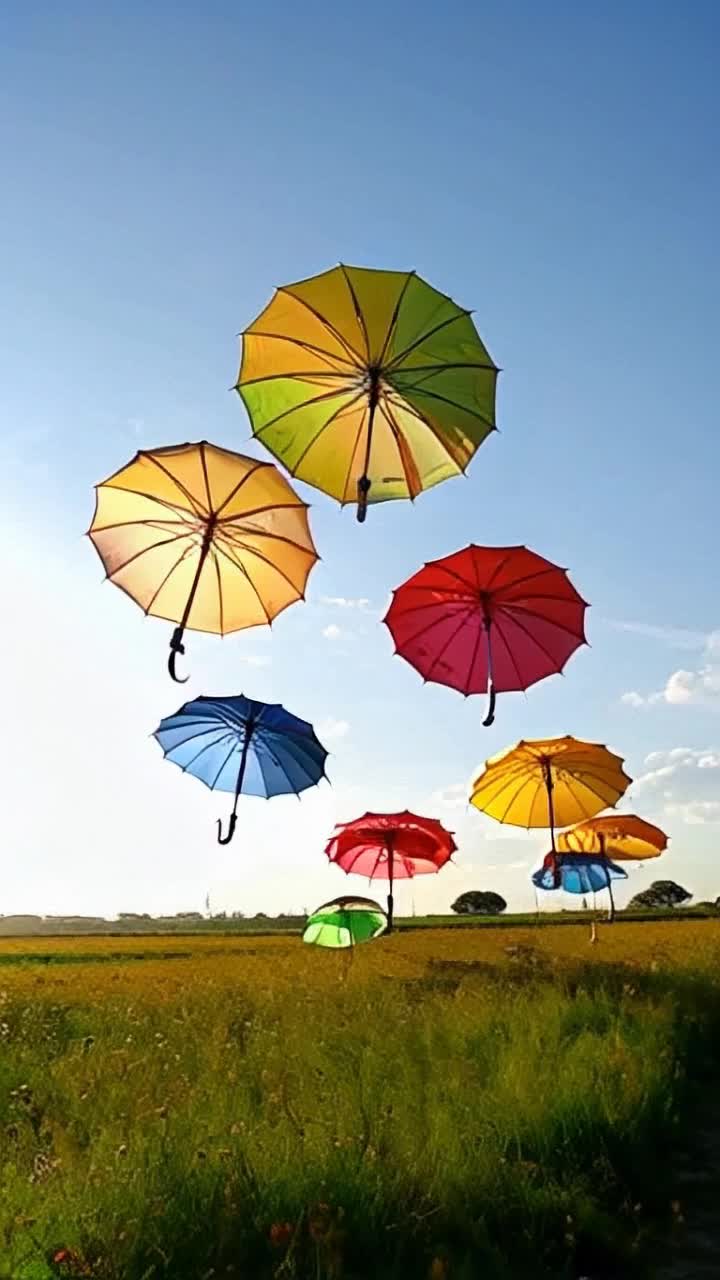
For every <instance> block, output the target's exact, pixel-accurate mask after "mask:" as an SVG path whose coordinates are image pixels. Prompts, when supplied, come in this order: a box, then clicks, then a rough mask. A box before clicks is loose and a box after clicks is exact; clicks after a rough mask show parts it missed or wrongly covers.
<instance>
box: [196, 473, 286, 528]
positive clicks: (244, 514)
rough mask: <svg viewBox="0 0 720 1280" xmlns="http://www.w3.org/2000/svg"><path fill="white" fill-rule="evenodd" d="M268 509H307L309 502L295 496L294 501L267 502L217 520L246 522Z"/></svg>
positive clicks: (221, 522)
mask: <svg viewBox="0 0 720 1280" xmlns="http://www.w3.org/2000/svg"><path fill="white" fill-rule="evenodd" d="M263 466H272V463H263ZM267 511H307V503H306V502H302V501H301V500H300V498H298V497H297V496H295V498H294V500H293V501H292V502H266V503H265V505H264V506H262V507H253V508H252V509H251V510H249V511H239V512H238V513H237V515H234V516H223V518H222V520H217V521H216V523H217V524H221V525H224V524H233V523H236V522H238V521H239V522H241V523H244V522H245V521H246V520H252V518H253V516H263V515H265V513H266V512H267Z"/></svg>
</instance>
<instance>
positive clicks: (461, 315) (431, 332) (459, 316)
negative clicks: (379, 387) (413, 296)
mask: <svg viewBox="0 0 720 1280" xmlns="http://www.w3.org/2000/svg"><path fill="white" fill-rule="evenodd" d="M448 301H452V299H448ZM455 305H456V304H455V303H453V306H455ZM469 315H470V312H469V311H463V310H462V308H458V311H457V313H456V315H454V316H450V317H449V318H448V319H447V320H443V321H441V323H440V324H437V325H435V327H434V328H433V329H427V330H426V331H425V332H424V333H421V334H420V337H419V338H416V339H415V341H414V342H411V343H410V346H409V347H406V348H405V350H404V351H400V352H399V353H398V354H397V355H396V356H393V358H392V360H391V361H390V363H389V365H388V366H387V369H386V372H392V370H393V369H395V368H396V367H397V365H399V364H402V361H403V360H405V359H407V357H408V356H409V355H410V352H411V351H414V350H415V348H416V347H419V346H422V344H423V342H427V340H428V338H434V337H435V334H436V333H440V332H441V331H442V330H443V329H447V327H448V325H451V324H455V323H456V321H458V320H464V319H466V318H467V317H468V316H469ZM479 341H480V338H479V337H478V342H479Z"/></svg>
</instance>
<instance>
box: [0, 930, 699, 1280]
mask: <svg viewBox="0 0 720 1280" xmlns="http://www.w3.org/2000/svg"><path fill="white" fill-rule="evenodd" d="M1 951H2V954H3V955H6V956H8V957H9V956H11V955H12V956H13V957H14V958H15V959H16V963H13V964H8V965H6V966H5V967H4V968H3V969H2V971H1V972H0V1144H1V1146H2V1151H1V1153H0V1154H1V1155H2V1186H1V1188H0V1190H1V1192H2V1195H1V1199H0V1232H2V1236H3V1240H4V1247H3V1253H2V1262H0V1276H8V1277H12V1280H31V1278H34V1280H42V1277H51V1276H54V1275H57V1276H61V1275H64V1276H71V1275H72V1276H75V1275H77V1276H80V1275H83V1274H86V1275H93V1276H97V1277H103V1278H104V1280H119V1278H120V1277H123V1278H126V1277H129V1278H131V1280H135V1278H136V1277H137V1278H138V1280H141V1278H142V1280H150V1278H151V1277H173V1278H174V1280H190V1277H192V1278H193V1280H195V1277H201V1276H203V1277H206V1278H207V1280H209V1278H210V1277H211V1276H212V1277H215V1276H221V1275H228V1276H232V1275H236V1276H243V1277H256V1276H257V1277H265V1276H267V1277H270V1276H273V1275H277V1276H288V1277H290V1276H298V1277H300V1276H308V1277H313V1280H317V1278H318V1277H327V1278H328V1280H330V1278H331V1277H340V1276H346V1277H361V1276H362V1277H365V1276H368V1277H369V1276H378V1277H381V1276H388V1277H389V1276H393V1277H395V1276H397V1277H406V1276H408V1277H414V1276H419V1277H424V1276H427V1275H432V1276H434V1277H435V1278H437V1277H443V1276H448V1277H455V1276H458V1277H463V1276H464V1277H471V1276H473V1277H474V1276H476V1275H483V1276H523V1275H528V1276H540V1275H541V1274H544V1273H545V1271H547V1272H548V1273H549V1274H554V1275H558V1274H565V1272H564V1271H563V1268H567V1274H568V1275H577V1274H582V1269H585V1270H586V1271H587V1272H588V1273H590V1265H589V1264H590V1263H594V1262H596V1261H597V1259H598V1258H600V1257H601V1256H602V1254H603V1253H604V1254H606V1255H607V1256H610V1257H613V1256H619V1255H620V1254H621V1253H622V1254H624V1253H625V1252H626V1251H627V1250H632V1247H633V1244H634V1243H635V1242H637V1241H638V1240H639V1239H641V1237H642V1232H643V1229H644V1227H643V1224H644V1221H645V1214H646V1211H647V1209H648V1208H649V1209H651V1210H652V1209H653V1207H654V1208H662V1207H663V1205H664V1204H665V1202H666V1201H667V1202H669V1199H670V1196H671V1190H670V1187H669V1184H667V1183H666V1181H665V1177H664V1173H666V1172H667V1161H666V1160H663V1162H661V1163H660V1162H658V1160H657V1152H658V1150H659V1149H662V1150H665V1151H666V1150H667V1146H668V1134H669V1133H671V1132H672V1129H673V1126H675V1125H676V1124H677V1123H678V1115H679V1114H680V1108H681V1107H682V1105H683V1087H684V1077H685V1069H686V1066H687V1064H690V1065H692V1063H693V1061H694V1057H695V1055H696V1052H697V1050H698V1049H699V1048H700V1047H702V1045H703V1044H704V1043H707V1042H709V1037H710V1036H711V1035H712V1033H713V1032H714V1031H716V1029H717V1013H718V1008H719V1006H720V986H716V981H717V974H718V972H720V970H718V960H720V925H719V924H717V923H716V922H713V921H707V922H682V923H680V922H677V923H673V924H670V925H662V924H657V925H648V924H643V925H627V924H626V925H623V924H617V925H613V926H612V927H605V928H601V930H600V942H599V944H598V946H596V947H594V948H593V947H591V946H590V945H589V942H588V931H587V928H583V927H577V928H575V927H567V926H566V927H558V928H555V929H552V928H543V929H538V930H533V929H532V928H524V929H517V930H514V929H509V930H507V931H505V930H503V931H501V932H498V931H494V930H493V931H487V932H481V931H477V932H473V931H465V930H463V931H462V933H461V934H459V933H458V932H457V931H456V932H453V931H450V930H448V931H442V930H441V931H437V932H435V931H433V932H427V933H426V932H421V933H418V934H405V935H402V934H399V935H396V936H394V937H392V938H388V939H382V940H381V941H379V942H378V943H375V944H372V945H370V946H367V947H365V948H362V949H358V951H357V952H355V953H354V954H353V955H352V956H351V957H348V956H347V955H338V954H337V953H328V952H322V951H320V950H315V949H311V948H308V947H303V945H302V944H301V943H300V942H299V941H298V940H296V939H279V938H267V939H265V938H252V939H247V940H243V939H237V938H231V939H228V938H217V937H210V938H208V937H198V938H191V939H188V938H183V939H172V940H169V939H167V938H142V939H138V938H128V939H119V938H113V939H90V938H81V939H69V938H63V939H57V940H55V939H33V940H31V941H28V940H25V939H14V940H8V941H4V942H3V943H2V944H1ZM109 952H110V953H116V955H117V957H122V958H116V959H107V960H105V961H104V962H103V963H93V959H92V958H93V956H96V957H98V958H101V957H103V956H107V955H108V953H109ZM73 953H75V954H76V955H77V956H78V957H82V960H81V962H80V963H74V962H73V960H72V956H73ZM43 955H45V956H48V957H49V956H54V957H55V958H56V959H57V958H62V959H63V961H64V963H62V964H55V963H53V964H44V963H38V959H39V957H41V956H43ZM142 955H145V956H146V957H147V958H145V959H140V958H139V957H141V956H142ZM163 956H165V957H167V958H163ZM23 957H27V959H23ZM639 1202H642V1204H643V1206H644V1207H643V1210H642V1211H639V1210H638V1209H637V1205H638V1203H639ZM53 1257H56V1258H57V1261H56V1262H52V1261H51V1259H52V1258H53ZM3 1268H4V1269H3Z"/></svg>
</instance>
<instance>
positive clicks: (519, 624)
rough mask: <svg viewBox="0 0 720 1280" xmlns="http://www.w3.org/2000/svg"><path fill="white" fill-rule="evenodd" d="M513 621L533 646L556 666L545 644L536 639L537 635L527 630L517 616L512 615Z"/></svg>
mask: <svg viewBox="0 0 720 1280" xmlns="http://www.w3.org/2000/svg"><path fill="white" fill-rule="evenodd" d="M513 623H514V624H515V626H516V627H519V628H520V630H521V631H522V632H523V634H524V635H526V636H527V638H528V640H531V641H532V643H533V644H534V645H535V648H536V649H539V650H540V652H541V653H542V654H543V656H544V657H545V658H547V660H548V662H551V663H553V664H554V665H555V667H556V668H557V661H556V659H555V658H554V657H553V655H552V654H551V653H548V651H547V649H546V648H545V645H544V644H541V643H540V641H539V640H538V639H537V636H534V635H533V633H532V631H528V629H527V627H526V626H524V624H523V623H522V622H521V621H520V619H519V618H516V617H513Z"/></svg>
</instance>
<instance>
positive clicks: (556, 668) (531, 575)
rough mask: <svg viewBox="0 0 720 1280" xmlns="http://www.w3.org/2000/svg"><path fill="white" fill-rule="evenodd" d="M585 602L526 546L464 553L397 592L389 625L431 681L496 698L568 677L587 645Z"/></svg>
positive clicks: (403, 651)
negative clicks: (553, 677) (573, 658)
mask: <svg viewBox="0 0 720 1280" xmlns="http://www.w3.org/2000/svg"><path fill="white" fill-rule="evenodd" d="M587 607H588V606H587V604H586V602H585V601H584V600H583V599H582V597H581V596H579V595H578V593H577V591H576V590H575V588H574V587H573V585H572V583H571V582H570V580H569V579H568V576H567V571H566V570H565V569H560V568H558V567H557V565H554V564H551V562H550V561H549V560H545V559H544V558H543V557H542V556H539V555H537V554H536V553H535V552H534V551H529V550H528V549H527V548H526V547H477V546H475V545H472V546H469V547H465V549H464V550H463V551H456V552H455V553H454V554H453V555H449V556H445V557H444V558H443V559H441V560H431V561H429V562H428V563H427V564H425V565H424V566H423V568H422V569H419V570H418V572H417V573H416V574H414V575H413V577H412V578H409V579H408V580H407V582H405V583H403V585H402V586H401V587H398V589H397V590H396V591H394V592H393V598H392V603H391V605H390V608H389V610H388V612H387V614H386V616H385V623H386V625H387V627H388V628H389V630H390V633H391V635H392V638H393V640H394V642H395V650H396V652H397V653H399V654H400V656H401V657H402V658H404V659H405V660H406V662H409V663H410V665H411V666H413V667H415V669H416V671H419V673H420V675H421V676H422V677H423V679H424V680H433V681H435V683H436V684H445V685H449V686H450V688H451V689H457V690H458V691H459V692H460V693H463V694H465V695H466V696H467V695H468V694H472V693H484V692H485V690H487V692H488V696H489V707H488V714H487V718H486V719H485V721H484V723H485V724H486V725H490V724H492V722H493V720H494V718H495V695H496V692H501V691H509V690H520V689H527V688H529V686H530V685H532V684H535V683H536V682H537V681H538V680H543V679H544V678H545V677H546V676H550V675H555V674H556V673H558V672H560V671H562V670H563V667H564V666H565V664H566V662H567V661H568V659H569V658H570V657H571V655H572V654H573V653H574V652H575V650H576V649H577V648H578V647H579V646H580V645H582V644H585V643H586V640H585V610H586V609H587Z"/></svg>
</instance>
